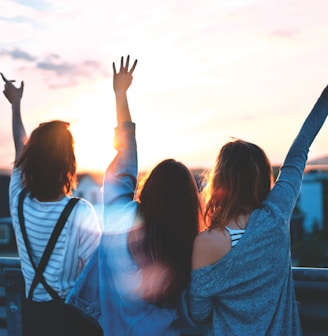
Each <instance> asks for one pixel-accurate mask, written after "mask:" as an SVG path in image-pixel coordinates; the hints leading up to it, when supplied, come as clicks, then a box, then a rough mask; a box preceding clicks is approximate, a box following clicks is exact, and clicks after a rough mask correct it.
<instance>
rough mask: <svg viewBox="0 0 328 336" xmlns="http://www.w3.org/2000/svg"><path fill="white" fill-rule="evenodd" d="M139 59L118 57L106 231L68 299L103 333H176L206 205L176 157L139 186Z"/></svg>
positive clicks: (157, 169) (189, 175)
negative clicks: (135, 79) (135, 92)
mask: <svg viewBox="0 0 328 336" xmlns="http://www.w3.org/2000/svg"><path fill="white" fill-rule="evenodd" d="M136 64H137V61H135V62H134V63H133V65H132V67H131V68H130V69H129V56H128V57H127V59H126V62H124V60H123V58H122V59H121V64H120V70H119V72H117V71H116V67H115V64H113V70H114V78H113V86H114V92H115V99H116V112H117V127H116V129H115V148H116V150H117V155H116V156H115V158H114V159H113V161H112V162H111V163H110V165H109V167H108V168H107V170H106V174H105V179H104V232H103V236H102V241H101V244H100V247H99V249H98V251H97V255H96V256H95V263H94V264H93V266H92V265H91V266H90V267H89V271H88V270H86V272H85V273H84V275H83V276H82V277H81V281H80V283H79V284H78V285H77V287H76V288H75V289H74V290H73V291H72V293H71V294H70V296H69V299H68V302H70V303H73V304H74V305H76V306H77V307H79V308H82V309H85V307H86V306H85V303H86V301H87V302H88V306H87V307H88V310H89V311H90V310H92V311H94V312H95V313H94V315H93V316H94V317H96V318H97V319H98V320H99V321H100V324H101V326H102V328H103V330H104V334H105V335H142V336H146V335H152V336H154V335H164V334H168V333H172V334H173V335H174V334H178V333H179V331H178V329H176V328H175V327H174V322H175V321H176V320H177V319H178V313H177V303H178V300H179V296H180V293H181V291H182V290H183V289H184V288H186V287H187V285H188V283H189V278H190V271H191V255H192V246H193V241H194V238H195V237H196V235H197V233H198V217H199V214H200V210H201V209H200V204H199V195H198V189H197V186H196V181H195V179H194V177H193V176H192V174H191V173H190V171H189V169H188V168H187V167H186V166H185V165H184V164H182V163H181V162H178V161H176V160H174V159H167V160H164V161H162V162H160V163H159V164H158V165H157V166H156V167H155V168H154V169H153V170H152V171H151V172H150V174H149V175H148V176H147V177H146V178H145V180H144V181H142V183H141V184H142V185H141V184H140V185H139V188H137V178H138V162H137V145H136V138H135V124H134V123H133V122H132V120H131V115H130V111H129V106H128V100H127V89H128V88H129V86H130V84H131V82H132V74H133V71H134V69H135V67H136ZM98 285H99V288H98V287H97V286H98ZM92 303H96V305H97V307H96V308H95V307H92ZM93 308H95V309H93Z"/></svg>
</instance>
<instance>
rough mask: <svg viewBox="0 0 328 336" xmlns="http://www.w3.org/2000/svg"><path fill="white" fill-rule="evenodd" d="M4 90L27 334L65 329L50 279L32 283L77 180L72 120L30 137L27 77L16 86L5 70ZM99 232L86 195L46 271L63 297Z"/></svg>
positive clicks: (41, 128)
mask: <svg viewBox="0 0 328 336" xmlns="http://www.w3.org/2000/svg"><path fill="white" fill-rule="evenodd" d="M1 76H2V78H3V80H4V82H5V88H4V91H3V93H4V95H5V96H6V98H7V99H8V101H9V102H10V103H11V106H12V123H13V125H12V126H13V138H14V144H15V149H16V153H15V154H16V156H15V162H14V169H13V172H12V175H11V182H10V186H9V199H10V211H11V216H12V223H13V227H14V230H15V234H16V241H17V248H18V254H19V257H20V260H21V267H22V273H23V276H24V280H25V294H26V297H27V298H28V297H29V296H30V297H31V300H30V299H29V300H28V302H27V308H26V311H25V313H24V315H25V321H24V329H25V334H26V335H34V336H36V335H66V334H65V333H64V330H63V329H64V328H66V327H65V325H62V324H61V321H60V316H58V315H56V312H55V311H52V308H51V307H53V305H51V303H52V302H53V300H54V298H53V297H54V295H51V294H50V292H51V290H50V291H49V290H47V288H46V286H47V285H46V284H45V285H44V284H43V283H41V282H39V283H37V285H36V286H35V288H34V290H33V288H32V291H31V295H29V294H30V290H31V283H32V281H33V278H34V275H35V269H34V266H35V265H36V267H38V265H39V263H40V259H41V257H42V255H43V252H44V250H45V247H46V245H47V243H48V241H49V238H50V235H51V233H52V231H53V229H54V227H55V225H56V222H57V220H58V218H59V216H60V214H61V213H62V211H63V209H64V208H65V206H66V205H67V204H68V202H69V201H70V199H71V194H72V190H73V189H74V188H75V186H76V161H75V154H74V143H73V137H72V134H71V132H70V131H69V130H68V126H69V124H68V123H66V122H62V121H50V122H46V123H42V124H40V126H39V127H37V128H36V129H35V130H34V131H33V132H32V134H31V136H30V138H29V139H28V138H27V135H26V132H25V128H24V125H23V122H22V118H21V112H20V103H21V99H22V95H23V89H24V83H23V82H22V83H21V86H20V87H19V88H16V87H15V86H14V85H13V83H12V81H9V80H7V79H6V78H5V77H4V76H3V74H1ZM23 189H26V190H27V194H26V197H25V198H24V200H23V217H24V222H25V228H26V233H27V239H28V242H29V245H30V247H31V257H32V260H33V261H32V262H31V260H30V257H29V254H28V251H27V248H26V245H25V241H24V238H23V234H22V230H21V227H20V221H19V212H18V199H19V195H20V193H21V191H22V190H23ZM100 236H101V229H100V224H99V221H98V216H97V214H96V212H95V210H94V208H93V206H92V205H91V204H90V203H89V202H88V201H86V200H84V199H79V202H78V203H77V204H76V206H75V207H74V208H73V210H72V212H71V214H70V215H69V217H68V219H67V222H66V223H65V226H64V228H63V230H62V231H61V234H60V236H59V238H58V240H57V243H56V245H55V247H54V250H53V252H52V254H51V256H50V259H49V261H48V264H47V266H46V268H45V271H44V273H43V276H44V278H45V281H46V283H47V284H48V285H49V286H50V287H51V288H52V289H53V290H54V292H55V293H56V294H57V295H58V297H59V299H63V300H64V299H65V298H66V295H67V294H68V292H69V291H70V289H71V288H72V287H73V286H74V284H75V282H76V280H77V277H78V276H79V274H80V273H81V271H82V270H83V268H84V267H85V265H86V263H87V262H88V261H89V259H90V257H91V255H92V254H93V252H94V251H95V249H96V248H97V246H98V244H99V241H100Z"/></svg>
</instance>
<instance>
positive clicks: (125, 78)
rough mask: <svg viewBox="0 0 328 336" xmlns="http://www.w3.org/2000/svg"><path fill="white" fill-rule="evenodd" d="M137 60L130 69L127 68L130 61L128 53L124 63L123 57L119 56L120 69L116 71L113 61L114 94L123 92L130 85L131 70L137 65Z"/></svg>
mask: <svg viewBox="0 0 328 336" xmlns="http://www.w3.org/2000/svg"><path fill="white" fill-rule="evenodd" d="M137 62H138V61H137V60H135V61H134V63H133V65H132V67H131V69H130V70H129V63H130V55H128V56H127V58H126V62H125V65H124V57H123V56H122V57H121V66H120V71H119V72H117V71H116V66H115V62H113V71H114V75H113V87H114V91H115V94H116V95H118V94H124V93H126V91H127V89H128V88H129V87H130V85H131V83H132V79H133V76H132V74H133V71H134V69H135V68H136V66H137Z"/></svg>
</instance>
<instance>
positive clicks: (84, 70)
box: [0, 48, 109, 89]
mask: <svg viewBox="0 0 328 336" xmlns="http://www.w3.org/2000/svg"><path fill="white" fill-rule="evenodd" d="M1 57H9V58H11V59H13V60H15V61H17V60H19V61H23V63H24V65H23V68H25V69H26V67H29V68H35V69H36V70H37V71H38V72H41V74H44V78H45V81H46V82H47V86H48V87H49V88H50V89H58V88H63V87H66V88H67V87H74V86H76V85H78V84H79V83H81V81H83V80H89V79H90V78H94V77H96V76H101V77H108V76H109V73H108V71H107V69H105V67H104V66H103V64H102V63H101V62H98V61H96V60H92V59H86V60H80V61H79V62H76V61H74V62H73V61H67V60H64V59H63V58H62V57H61V56H60V55H58V54H54V53H53V54H49V55H46V56H43V57H42V58H38V57H37V56H35V55H33V54H31V53H28V52H26V51H24V50H22V49H18V48H14V49H11V50H2V51H0V58H1ZM49 74H52V75H50V76H49Z"/></svg>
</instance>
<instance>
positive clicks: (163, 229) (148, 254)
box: [139, 159, 201, 305]
mask: <svg viewBox="0 0 328 336" xmlns="http://www.w3.org/2000/svg"><path fill="white" fill-rule="evenodd" d="M139 202H140V206H139V215H140V218H141V221H142V224H143V225H142V227H143V239H142V240H141V243H140V246H139V253H141V254H142V256H143V258H139V260H143V261H142V262H141V265H140V266H142V267H147V266H149V265H157V266H158V265H159V266H160V268H162V270H163V269H164V270H165V274H163V273H162V275H161V276H159V277H161V278H158V282H159V283H161V284H162V285H163V286H162V287H161V288H160V290H159V291H155V293H152V295H151V297H148V298H147V299H148V300H150V301H153V302H154V303H156V304H158V305H162V304H165V305H171V304H175V302H176V299H177V297H178V295H179V293H180V292H181V290H182V289H183V288H185V287H186V286H187V284H188V282H189V278H190V272H191V255H192V247H193V241H194V239H195V237H196V235H197V233H198V231H199V224H198V216H199V214H200V210H201V209H200V203H199V195H198V189H197V185H196V181H195V179H194V177H193V176H192V174H191V172H190V171H189V169H188V168H187V167H186V166H185V165H184V164H182V163H181V162H177V161H175V160H173V159H168V160H164V161H162V162H161V163H159V164H158V165H157V166H156V167H155V168H154V169H153V170H152V172H151V173H150V175H149V176H148V177H147V178H146V180H145V183H144V185H143V187H142V190H141V192H140V196H139ZM155 286H156V284H155Z"/></svg>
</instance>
